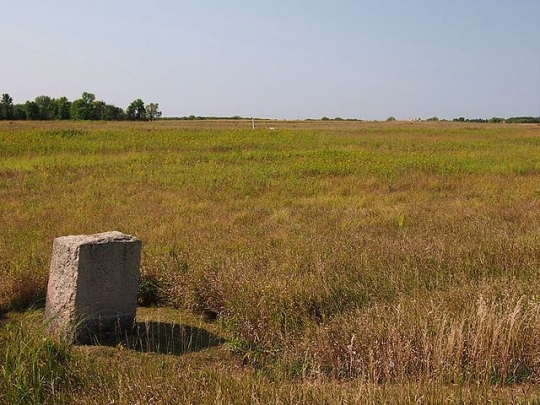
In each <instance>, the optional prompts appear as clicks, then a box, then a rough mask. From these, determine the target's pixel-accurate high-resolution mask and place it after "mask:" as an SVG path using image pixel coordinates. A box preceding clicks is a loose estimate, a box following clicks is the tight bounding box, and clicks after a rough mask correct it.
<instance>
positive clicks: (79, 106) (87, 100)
mask: <svg viewBox="0 0 540 405" xmlns="http://www.w3.org/2000/svg"><path fill="white" fill-rule="evenodd" d="M95 101H96V96H95V95H94V94H92V93H88V92H84V93H83V94H82V96H81V98H78V99H77V100H75V101H73V103H71V118H72V119H75V120H92V119H95V115H94V108H95V105H94V102H95Z"/></svg>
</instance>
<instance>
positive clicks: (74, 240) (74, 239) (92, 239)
mask: <svg viewBox="0 0 540 405" xmlns="http://www.w3.org/2000/svg"><path fill="white" fill-rule="evenodd" d="M55 240H56V241H57V242H60V243H62V244H69V245H87V244H100V243H111V242H137V241H139V239H138V238H136V237H135V236H131V235H126V234H125V233H122V232H118V231H111V232H103V233H96V234H93V235H68V236H60V237H58V238H56V239H55Z"/></svg>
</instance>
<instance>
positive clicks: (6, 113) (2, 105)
mask: <svg viewBox="0 0 540 405" xmlns="http://www.w3.org/2000/svg"><path fill="white" fill-rule="evenodd" d="M12 119H13V99H12V98H11V96H10V95H9V94H7V93H4V94H2V99H1V100H0V120H12Z"/></svg>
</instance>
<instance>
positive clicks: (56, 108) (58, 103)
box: [52, 97, 71, 120]
mask: <svg viewBox="0 0 540 405" xmlns="http://www.w3.org/2000/svg"><path fill="white" fill-rule="evenodd" d="M52 104H53V118H54V119H55V120H69V119H70V118H71V101H69V100H68V99H67V97H60V98H53V99H52Z"/></svg>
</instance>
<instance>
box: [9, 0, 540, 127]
mask: <svg viewBox="0 0 540 405" xmlns="http://www.w3.org/2000/svg"><path fill="white" fill-rule="evenodd" d="M539 21H540V0H451V1H450V0H403V1H398V0H358V1H349V0H341V1H340V0H336V1H332V2H331V1H319V0H312V1H307V0H287V1H285V0H274V1H242V0H230V1H223V0H221V1H218V0H207V1H205V0H199V1H194V0H193V1H181V0H180V1H173V0H152V1H149V0H146V1H140V0H130V1H127V0H93V1H91V2H90V1H88V2H79V1H73V0H71V1H67V0H25V1H22V0H21V1H12V0H0V38H2V39H1V41H0V44H1V45H0V49H1V52H0V55H1V56H0V57H1V59H0V93H4V92H7V93H9V94H10V95H11V96H12V97H13V98H14V100H15V102H24V101H26V100H27V99H33V98H34V97H35V96H38V95H41V94H46V95H50V96H52V97H60V96H64V95H65V96H67V97H68V98H70V99H72V100H73V99H75V98H78V97H80V94H81V93H82V92H83V91H89V92H92V93H95V94H96V96H97V98H98V99H102V100H104V101H106V102H109V103H113V104H116V105H118V106H121V107H123V108H125V107H126V106H127V105H128V104H129V103H130V102H131V101H133V100H134V99H136V98H139V97H140V98H142V99H143V100H144V101H145V102H147V103H149V102H158V103H160V107H161V109H162V110H163V113H164V115H166V116H184V115H190V114H194V115H204V116H230V115H242V116H246V117H251V116H257V117H266V118H292V119H296V118H298V119H303V118H309V117H311V118H320V117H322V116H329V117H336V116H341V117H350V118H361V119H385V118H387V117H388V116H390V115H392V116H395V117H397V118H404V119H406V118H409V117H422V118H428V117H431V116H438V117H440V118H454V117H459V116H465V117H469V118H475V117H483V118H490V117H492V116H503V117H508V116H516V115H533V116H540V22H539Z"/></svg>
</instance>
